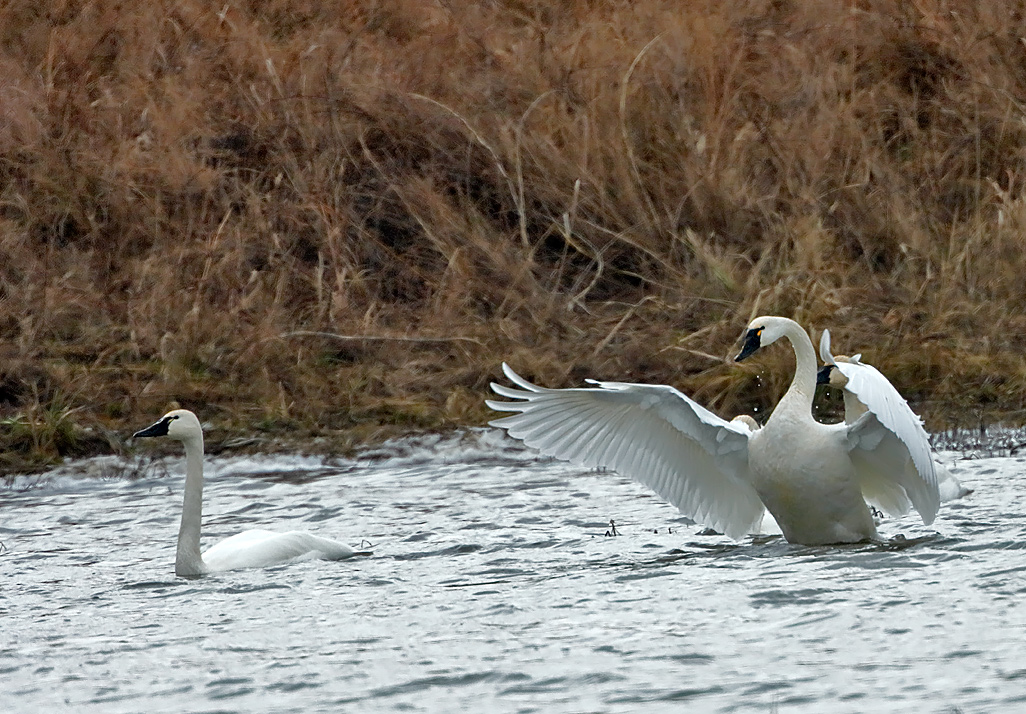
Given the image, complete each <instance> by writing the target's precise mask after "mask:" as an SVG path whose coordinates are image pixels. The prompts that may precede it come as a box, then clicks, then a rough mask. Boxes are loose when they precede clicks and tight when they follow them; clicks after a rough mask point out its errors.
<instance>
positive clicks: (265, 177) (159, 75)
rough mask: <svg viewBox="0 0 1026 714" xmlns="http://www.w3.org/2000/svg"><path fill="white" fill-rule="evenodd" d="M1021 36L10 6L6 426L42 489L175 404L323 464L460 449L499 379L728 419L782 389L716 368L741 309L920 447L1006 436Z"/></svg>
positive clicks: (784, 10)
mask: <svg viewBox="0 0 1026 714" xmlns="http://www.w3.org/2000/svg"><path fill="white" fill-rule="evenodd" d="M981 5H982V6H981ZM338 8H345V9H344V10H339V9H338ZM1022 13H1023V9H1022V7H1021V3H1016V2H1012V1H1011V0H995V1H994V2H991V3H984V4H980V3H970V2H967V1H965V0H949V1H947V2H941V1H939V0H937V1H932V0H924V1H923V2H919V3H914V4H912V3H902V2H896V1H895V2H885V1H877V2H872V1H871V2H855V3H837V2H826V1H821V2H817V1H816V0H812V1H810V2H801V3H793V2H769V1H765V2H762V1H758V0H749V1H729V0H728V1H727V2H695V3H684V4H683V5H682V4H681V3H676V2H660V1H659V0H642V1H639V2H588V1H586V0H565V1H564V2H559V3H550V2H522V1H519V0H502V1H496V2H486V3H470V2H457V1H456V0H438V1H437V2H423V0H366V1H364V2H352V3H340V4H333V3H317V2H310V1H308V0H267V1H266V2H240V1H233V2H229V3H227V4H222V3H218V4H217V5H216V8H215V6H212V5H210V4H209V3H205V2H199V1H198V0H175V1H173V2H172V1H171V0H164V1H157V2H151V3H137V4H135V5H132V4H128V5H126V4H124V3H120V2H115V0H91V1H86V0H81V1H77V0H61V1H57V2H52V3H38V2H28V1H27V0H13V1H12V2H9V3H6V4H4V5H3V7H2V8H0V255H3V256H4V257H5V260H4V261H3V263H2V264H0V340H2V342H0V416H3V417H4V418H6V421H5V422H4V424H7V425H11V424H22V425H26V424H34V425H36V426H35V427H33V429H35V431H36V432H38V433H35V435H34V436H30V437H26V436H25V435H24V433H22V435H21V436H18V437H17V438H15V434H14V431H12V428H10V427H9V426H2V425H0V433H6V432H3V430H5V429H6V430H7V431H9V432H10V433H11V435H10V436H9V437H8V436H6V435H5V436H4V437H3V440H4V441H5V442H8V443H9V444H10V445H11V448H15V450H16V451H18V452H19V453H25V454H28V453H32V454H34V456H33V458H53V457H56V456H58V455H61V454H66V453H70V452H74V450H75V449H76V448H78V449H81V448H83V447H82V444H94V445H95V444H101V445H105V444H106V443H107V442H108V441H111V439H110V438H99V437H97V436H96V435H97V434H104V433H107V434H108V437H109V432H116V433H121V434H125V433H128V432H129V431H130V430H131V429H132V428H134V427H137V426H140V425H143V424H145V423H147V422H148V420H149V419H151V418H152V417H155V416H158V415H159V413H160V412H161V411H162V410H163V409H164V407H165V406H166V405H167V404H168V402H169V401H171V400H177V401H178V402H180V403H181V404H183V405H186V406H189V407H191V408H193V409H195V410H197V411H198V412H199V413H200V414H201V415H202V416H203V417H204V418H207V419H209V420H212V421H213V422H215V423H217V424H220V425H222V426H224V427H225V428H228V429H232V430H235V431H237V430H248V431H252V430H266V431H269V432H270V433H272V434H275V435H282V434H289V433H295V434H297V435H300V436H303V437H308V436H311V435H316V434H322V435H329V436H332V437H333V438H335V439H336V441H337V440H338V439H341V440H342V441H341V442H337V443H349V442H351V441H352V440H354V439H363V438H373V436H374V435H375V434H382V433H386V432H390V430H394V429H396V428H401V429H409V428H436V427H446V426H450V425H455V424H478V423H482V422H483V421H484V420H485V418H486V414H485V410H484V407H483V405H482V403H481V399H482V396H483V394H484V392H485V390H486V388H487V383H488V382H489V380H490V379H492V378H494V377H495V376H496V375H497V373H498V362H499V361H500V360H501V359H507V360H509V361H510V362H511V363H513V364H515V365H516V366H517V367H518V368H519V369H520V370H521V371H523V373H524V374H526V375H529V376H532V377H535V378H537V379H538V380H540V381H542V382H544V383H546V384H550V385H570V384H576V383H579V381H580V380H581V378H583V377H584V376H595V377H606V378H621V379H635V380H646V381H663V382H670V383H674V384H678V385H681V386H682V387H684V388H686V389H688V390H689V391H691V392H693V393H695V394H696V395H697V396H698V398H699V399H701V400H702V401H704V402H705V403H707V404H710V405H711V406H713V407H715V408H717V409H719V410H720V411H721V412H722V413H723V414H724V415H730V414H732V413H736V412H737V411H740V410H750V409H752V408H755V407H763V408H764V407H766V406H768V405H770V404H772V403H773V400H774V399H775V398H776V396H777V395H779V394H780V392H781V391H782V390H783V389H784V388H785V386H786V382H787V379H788V378H789V375H788V374H787V362H786V360H787V357H786V355H785V351H784V350H778V351H770V352H769V353H768V354H767V355H766V356H765V358H763V359H761V360H759V361H758V362H759V364H758V365H746V366H744V367H736V366H733V365H730V364H727V363H725V362H724V361H723V357H724V356H725V355H727V354H728V352H729V350H730V347H731V345H732V343H733V342H734V340H735V339H736V337H737V335H738V334H739V332H740V330H741V328H742V327H743V325H744V324H745V323H746V322H747V321H748V319H749V318H750V317H752V316H753V315H754V314H755V313H777V314H783V315H789V316H793V317H794V318H795V319H797V320H799V321H800V322H802V323H804V324H806V325H809V326H810V327H815V328H817V329H820V328H822V327H827V326H828V327H830V328H831V329H832V330H833V332H834V334H835V342H836V343H837V344H836V346H837V348H839V349H840V350H842V351H848V350H850V351H861V352H863V353H864V354H865V356H866V359H867V360H868V361H872V362H873V363H875V364H876V365H877V366H879V367H880V368H881V369H883V370H884V371H885V372H886V373H888V374H889V375H890V376H891V377H892V378H893V380H894V381H895V383H896V384H897V385H898V386H899V388H900V389H902V390H903V391H904V392H905V393H906V394H907V395H908V396H910V398H911V399H912V400H913V401H914V402H915V403H916V404H917V405H918V406H919V407H920V408H921V409H923V410H924V411H925V413H926V414H927V415H928V416H929V417H930V420H931V421H930V423H931V425H932V426H934V427H939V426H947V425H961V424H964V423H965V422H972V421H976V420H979V419H984V418H994V415H999V416H1002V417H1005V418H1011V419H1013V420H1022V419H1023V416H1024V415H1026V412H1024V405H1026V362H1024V359H1023V356H1022V353H1023V349H1024V347H1026V315H1024V313H1023V311H1022V307H1021V305H1022V299H1021V296H1022V295H1023V292H1024V284H1026V270H1024V250H1023V249H1024V229H1026V202H1024V198H1023V184H1024V181H1026V161H1024V159H1026V114H1024V106H1026V54H1024V53H1023V46H1022V43H1021V41H1020V38H1019V36H1018V34H1017V29H1016V28H1019V27H1020V26H1021V24H1022V19H1023V18H1022ZM312 333H331V334H334V335H343V336H348V337H351V338H352V337H373V338H375V339H339V338H336V337H331V336H326V335H323V334H312ZM380 337H405V338H417V339H414V340H409V339H407V340H381V339H377V338H380ZM428 338H430V339H428ZM756 377H760V379H756ZM40 415H50V416H49V417H48V418H46V419H44V418H43V417H42V416H40ZM58 417H59V418H58ZM69 422H70V423H72V424H73V425H74V426H75V429H72V430H71V431H70V432H69V433H68V434H65V436H64V437H61V436H60V434H61V433H63V432H61V429H64V430H65V431H67V428H66V427H67V424H68V423H69ZM46 424H58V425H61V426H60V429H58V428H56V427H52V426H51V427H47V426H45V425H46ZM76 429H77V432H76V431H75V430H76ZM104 430H107V431H104ZM68 439H70V441H71V442H73V443H74V444H76V445H77V446H74V447H73V446H70V445H69V444H68V443H67V442H68ZM115 441H116V440H115ZM103 448H106V447H105V446H103Z"/></svg>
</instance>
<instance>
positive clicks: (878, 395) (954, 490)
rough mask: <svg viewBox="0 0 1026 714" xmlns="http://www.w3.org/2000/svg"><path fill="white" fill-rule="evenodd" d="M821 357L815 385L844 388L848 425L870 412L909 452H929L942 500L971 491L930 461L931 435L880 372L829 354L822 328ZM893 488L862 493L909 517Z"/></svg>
mask: <svg viewBox="0 0 1026 714" xmlns="http://www.w3.org/2000/svg"><path fill="white" fill-rule="evenodd" d="M819 356H820V358H821V359H822V360H823V363H824V365H823V367H822V368H821V369H820V370H819V374H818V375H817V381H818V382H819V383H820V384H829V385H830V386H831V387H835V388H837V389H841V390H842V394H843V396H844V421H845V422H847V423H849V424H851V423H853V422H855V421H856V420H857V419H858V418H859V417H860V416H862V415H863V414H865V413H866V412H867V411H871V412H873V413H874V414H875V415H876V417H877V419H879V420H880V421H881V423H883V424H884V426H886V427H887V428H888V429H890V430H891V431H892V432H893V433H894V435H895V436H897V437H898V438H899V439H901V440H902V442H903V443H904V444H905V446H906V447H907V448H908V450H909V453H913V452H916V453H919V454H920V455H922V454H923V453H926V454H930V460H931V461H932V463H933V468H934V471H935V472H936V474H937V484H938V488H939V491H940V499H941V501H949V500H952V499H955V498H961V497H962V496H965V495H967V494H969V493H972V491H971V490H970V489H968V488H965V487H964V486H962V484H961V483H959V481H958V479H957V478H955V477H954V476H953V475H952V474H951V472H950V471H948V470H947V468H945V467H944V465H943V464H941V463H940V462H939V461H937V459H935V458H934V457H933V455H932V451H931V447H930V437H929V435H928V434H927V433H926V430H925V429H924V428H923V422H922V420H921V419H920V418H919V417H918V416H916V414H915V412H913V411H912V409H911V407H909V406H908V402H906V401H905V399H904V398H903V397H902V396H901V393H900V392H898V390H897V389H895V387H894V385H893V384H891V382H890V380H889V379H887V377H885V376H884V375H883V374H882V373H881V372H880V370H878V369H876V367H873V366H872V365H870V364H866V363H865V362H863V361H862V355H861V354H857V355H853V356H852V357H846V356H843V355H837V356H836V357H835V356H834V355H833V354H832V353H831V351H830V330H823V334H822V335H821V336H820V339H819ZM920 458H922V456H920ZM896 487H897V484H895V483H894V482H893V481H886V480H885V481H883V482H877V483H873V482H872V481H870V482H867V483H863V488H862V494H863V495H864V496H865V497H866V500H867V501H869V502H870V503H872V504H873V505H875V506H877V507H878V508H880V510H882V511H884V512H885V513H888V514H890V515H894V516H899V515H902V514H904V513H907V512H908V510H909V506H910V505H911V504H910V503H909V500H908V498H907V496H906V494H905V493H904V489H902V488H900V487H897V488H896Z"/></svg>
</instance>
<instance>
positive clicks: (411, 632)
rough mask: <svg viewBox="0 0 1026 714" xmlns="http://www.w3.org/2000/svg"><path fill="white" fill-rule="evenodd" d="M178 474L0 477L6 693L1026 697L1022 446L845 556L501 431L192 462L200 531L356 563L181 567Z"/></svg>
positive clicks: (534, 698)
mask: <svg viewBox="0 0 1026 714" xmlns="http://www.w3.org/2000/svg"><path fill="white" fill-rule="evenodd" d="M957 456H958V455H957V454H953V453H949V454H946V457H947V458H946V459H945V460H946V461H952V460H953V459H956V458H957ZM181 468H182V466H181V463H180V462H179V461H178V460H173V461H169V462H167V463H166V464H164V463H163V462H157V463H150V462H126V461H118V460H115V459H98V460H93V461H89V462H85V463H83V464H79V465H76V467H75V468H72V469H68V468H65V469H61V470H59V471H56V472H54V473H52V474H49V475H47V476H46V477H44V478H38V477H21V478H19V479H17V480H16V481H15V482H14V483H13V484H9V485H8V487H7V488H4V489H3V490H0V541H2V543H3V546H2V548H0V550H2V551H3V552H2V554H0V711H3V712H60V711H73V712H103V713H104V714H109V713H111V712H147V713H148V714H156V713H158V712H304V713H308V712H341V711H345V712H377V711H382V712H389V711H406V712H456V711H466V712H545V713H549V712H632V711H640V712H680V711H688V712H822V711H832V712H865V711H873V712H892V711H893V712H910V711H914V712H916V713H917V714H921V713H925V712H954V711H965V712H983V711H1012V710H1022V709H1023V708H1026V608H1024V606H1023V604H1022V603H1023V600H1024V598H1026V553H1024V548H1026V518H1024V514H1026V478H1024V477H1023V471H1024V459H1023V457H1010V458H981V459H974V460H956V461H954V464H953V467H952V470H953V472H954V473H955V474H956V475H957V476H958V477H959V478H960V479H961V480H962V481H963V483H964V484H965V485H967V486H969V487H971V488H973V489H975V492H974V493H973V494H972V495H970V496H968V497H967V498H965V499H962V500H960V501H957V502H953V503H948V504H945V505H944V506H942V509H941V513H940V515H939V516H938V519H937V521H936V523H935V524H934V525H933V526H931V527H929V528H927V527H924V526H923V525H922V523H920V522H917V520H916V519H915V517H909V518H905V519H901V520H898V521H887V522H885V523H883V524H882V525H881V527H880V530H881V533H882V534H885V535H888V536H893V535H896V534H899V533H901V534H904V536H905V537H906V539H907V541H906V542H905V543H895V544H893V545H890V546H881V545H857V546H847V547H803V546H793V545H789V544H787V543H786V542H784V541H782V540H781V539H780V538H779V537H763V538H757V539H752V538H749V539H748V540H747V541H745V542H743V543H735V542H733V541H730V540H728V539H726V538H724V537H722V536H715V535H712V536H709V535H699V532H700V530H701V529H700V528H698V527H695V526H691V525H688V524H687V523H686V521H685V520H684V519H682V518H681V517H680V515H679V514H678V513H677V512H676V510H675V509H673V508H672V507H670V506H667V505H666V504H665V503H662V502H661V501H660V500H659V499H658V498H657V497H655V496H654V495H652V494H650V493H649V492H648V491H646V490H645V489H644V488H643V487H641V486H638V485H636V484H634V483H633V482H630V481H627V480H625V479H622V478H620V477H619V476H617V475H615V474H611V473H595V472H582V471H581V470H580V469H575V468H573V467H569V466H566V465H564V464H561V463H558V462H552V461H548V460H544V459H537V458H535V457H534V455H533V454H532V453H530V452H528V451H524V450H522V449H521V448H519V446H518V445H517V444H515V443H514V442H512V441H510V440H506V439H504V438H503V437H502V436H501V435H499V434H497V433H494V432H477V433H472V434H468V435H465V436H463V437H461V438H448V439H441V438H437V439H426V440H420V441H415V442H401V443H397V444H394V445H391V446H390V447H387V448H385V449H381V450H378V451H376V452H373V453H370V454H366V455H364V456H363V457H361V458H358V459H353V460H334V461H328V462H326V461H324V460H321V459H318V458H304V457H296V456H285V457H281V456H279V457H268V458H258V459H251V458H246V459H243V458H230V459H220V460H213V459H212V460H211V461H210V462H209V463H208V480H207V488H206V493H205V514H206V515H205V519H204V522H205V526H204V527H205V531H204V543H206V544H210V543H212V542H213V541H214V539H215V538H219V537H224V536H227V535H231V534H232V533H235V532H238V531H239V530H244V529H245V528H251V527H273V528H275V529H279V530H285V529H291V528H299V529H303V530H309V531H312V532H315V533H318V534H320V535H324V536H327V537H333V538H337V539H339V540H344V541H346V542H348V543H350V544H352V545H359V544H360V542H361V540H364V541H367V543H369V544H370V547H371V548H372V549H373V551H374V555H373V556H371V557H367V558H356V559H351V560H347V561H341V562H336V563H330V562H324V561H307V562H297V563H292V564H287V565H282V566H279V567H274V568H269V569H264V570H253V571H239V572H230V573H223V574H217V575H212V576H207V577H204V578H200V579H185V578H176V577H175V576H174V575H173V567H174V566H173V561H174V541H175V536H176V533H177V527H178V517H179V514H180V511H181V488H182V476H181ZM78 470H85V471H88V472H90V474H88V475H79V474H77V471H78ZM610 519H615V522H616V529H617V531H618V532H619V534H620V535H619V536H618V537H606V535H605V534H606V532H607V531H609V530H610V526H609V521H610ZM365 546H366V543H365Z"/></svg>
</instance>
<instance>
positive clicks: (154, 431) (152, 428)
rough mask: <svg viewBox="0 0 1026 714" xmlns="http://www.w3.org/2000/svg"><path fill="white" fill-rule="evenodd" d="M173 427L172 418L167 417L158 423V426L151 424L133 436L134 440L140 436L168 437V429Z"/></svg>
mask: <svg viewBox="0 0 1026 714" xmlns="http://www.w3.org/2000/svg"><path fill="white" fill-rule="evenodd" d="M170 425H171V418H170V417H165V418H163V419H161V420H160V421H158V422H157V423H156V424H150V425H149V426H148V427H146V428H145V429H140V430H139V431H137V432H135V433H134V434H132V438H133V439H137V438H139V437H140V436H167V429H168V427H169V426H170Z"/></svg>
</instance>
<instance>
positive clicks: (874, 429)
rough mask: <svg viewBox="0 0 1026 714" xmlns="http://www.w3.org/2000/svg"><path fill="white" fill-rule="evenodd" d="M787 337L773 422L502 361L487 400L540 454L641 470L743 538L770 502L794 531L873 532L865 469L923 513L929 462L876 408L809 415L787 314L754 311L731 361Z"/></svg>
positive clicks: (685, 509) (804, 367) (807, 352)
mask: <svg viewBox="0 0 1026 714" xmlns="http://www.w3.org/2000/svg"><path fill="white" fill-rule="evenodd" d="M782 338H783V339H787V340H788V341H789V342H790V343H791V347H792V348H793V349H794V352H795V357H796V362H797V364H796V367H795V374H794V378H793V381H792V382H791V386H790V388H789V389H788V390H787V392H786V393H785V394H784V396H783V398H781V400H780V402H779V403H778V404H777V406H776V408H775V409H774V410H773V413H772V414H771V415H770V418H769V419H768V420H767V421H766V423H765V424H764V425H763V426H762V428H759V429H752V427H751V426H750V424H748V423H746V422H745V420H738V421H726V420H725V419H722V418H720V417H719V416H717V415H715V414H713V413H712V412H711V411H709V410H707V409H705V408H704V407H702V406H701V405H699V404H698V403H697V402H695V401H694V400H692V399H690V398H689V397H687V396H686V395H684V394H683V393H681V392H679V391H678V390H676V389H674V388H673V387H669V386H664V385H649V384H627V383H622V382H597V381H594V380H589V383H590V384H592V385H594V386H593V387H586V388H575V389H547V388H545V387H540V386H537V385H535V384H532V383H530V382H528V381H527V380H526V379H524V378H523V377H521V376H520V375H518V374H517V373H516V372H514V371H513V370H512V369H511V368H510V367H509V365H507V364H505V363H504V364H503V365H502V369H503V372H504V373H505V375H506V377H507V378H508V379H509V380H510V381H511V382H513V384H514V385H516V387H518V388H517V389H514V388H511V387H506V386H503V385H501V384H495V383H493V384H492V385H491V387H492V390H493V391H494V392H495V393H496V394H498V395H499V396H502V397H505V398H507V399H514V400H517V401H496V400H492V399H489V400H487V401H486V403H487V405H488V406H489V407H490V408H492V409H494V410H496V411H501V412H514V414H513V415H512V416H505V417H501V418H498V419H494V420H493V421H491V422H490V424H491V425H492V426H496V427H499V428H503V429H505V430H506V431H507V433H508V434H509V435H510V436H512V437H514V438H516V439H520V440H521V441H523V442H524V443H525V444H527V445H528V446H530V447H532V448H535V449H537V450H539V451H540V452H542V453H543V454H546V455H549V456H553V457H556V458H558V459H563V460H565V461H570V462H572V463H574V464H578V465H582V466H588V467H604V468H609V469H612V470H614V471H617V472H619V473H621V474H622V475H625V476H630V477H632V478H634V479H637V480H638V481H640V482H641V483H643V484H645V485H647V486H649V487H650V488H651V489H653V490H654V491H655V492H656V493H658V494H659V495H660V496H662V497H663V498H664V499H666V500H667V501H669V502H670V503H672V504H673V505H675V506H677V508H678V509H680V511H681V512H682V513H683V514H684V515H686V516H688V517H690V518H692V519H694V520H695V521H697V522H699V523H702V524H704V525H707V526H710V527H712V528H714V529H715V530H717V531H720V532H723V533H726V534H727V535H728V536H730V537H732V538H735V539H739V538H742V537H743V536H745V535H746V534H747V533H750V532H752V531H753V529H755V528H756V527H758V526H759V524H760V523H761V521H762V517H763V513H764V510H768V511H769V512H770V514H771V515H772V516H773V517H774V519H775V520H776V522H777V523H778V524H779V526H780V529H781V531H782V532H783V535H784V537H785V538H786V539H787V540H788V541H790V542H792V543H800V544H805V545H822V544H831V543H850V542H858V541H863V540H874V539H876V538H877V533H876V525H875V523H874V521H873V518H872V515H871V513H870V510H869V507H868V506H867V504H866V502H865V500H864V499H863V497H862V491H861V488H860V485H859V478H858V473H860V472H861V471H863V470H872V471H874V472H876V473H877V474H878V476H879V478H882V479H890V480H893V481H896V482H898V483H899V484H901V485H902V486H903V487H904V488H905V490H906V492H907V493H908V495H909V498H910V500H911V502H912V505H913V506H914V507H915V508H916V509H917V510H918V511H919V514H920V516H921V517H922V519H923V522H924V523H925V524H927V525H929V524H930V523H932V522H933V519H934V516H935V515H936V513H937V508H938V505H939V501H938V494H937V482H936V474H935V472H934V471H933V470H932V468H931V466H932V462H931V461H929V460H928V459H927V461H926V462H925V463H922V459H921V458H917V457H916V455H912V459H911V461H912V462H914V465H912V464H911V463H909V462H910V459H909V456H910V454H909V451H908V448H907V447H906V446H905V444H904V443H903V442H902V441H901V440H900V439H898V438H897V437H896V436H895V435H894V434H893V433H892V432H891V431H889V430H888V429H887V428H886V427H885V426H884V425H883V424H882V423H881V422H880V419H879V418H878V417H877V416H876V415H875V414H873V413H872V412H867V413H866V414H864V415H863V416H862V417H860V418H859V419H858V420H856V421H855V422H854V423H853V424H821V423H820V422H817V421H816V420H815V419H813V418H812V398H813V395H814V393H815V390H816V374H817V369H816V366H817V365H816V352H815V349H814V348H813V346H812V341H811V340H810V339H809V336H808V334H807V333H806V332H805V331H804V330H803V329H802V328H801V326H799V325H798V323H796V322H794V321H793V320H790V319H788V318H785V317H775V316H764V317H758V318H756V319H755V320H753V321H752V322H751V323H750V324H749V325H748V328H747V330H746V331H745V333H744V342H743V345H742V348H741V351H740V352H739V353H738V355H737V357H736V358H735V360H736V361H739V362H740V361H741V360H743V359H746V358H747V357H749V356H750V355H752V354H753V353H755V352H756V351H757V350H759V349H761V348H762V347H766V346H768V345H771V344H772V343H774V342H776V341H777V340H780V339H782Z"/></svg>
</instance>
